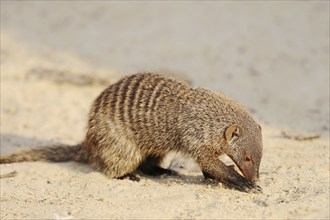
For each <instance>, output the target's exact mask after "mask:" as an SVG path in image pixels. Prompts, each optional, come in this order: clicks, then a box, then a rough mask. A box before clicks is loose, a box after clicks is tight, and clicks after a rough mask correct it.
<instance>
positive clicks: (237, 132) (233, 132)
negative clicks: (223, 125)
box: [225, 124, 244, 142]
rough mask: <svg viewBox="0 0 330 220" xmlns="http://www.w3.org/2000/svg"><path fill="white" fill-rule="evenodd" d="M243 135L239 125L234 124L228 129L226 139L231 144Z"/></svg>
mask: <svg viewBox="0 0 330 220" xmlns="http://www.w3.org/2000/svg"><path fill="white" fill-rule="evenodd" d="M243 134H244V132H243V128H242V127H241V126H240V125H238V124H233V125H230V126H229V127H228V128H227V129H226V131H225V138H226V140H227V141H228V142H229V141H230V140H231V139H232V138H233V137H235V136H237V137H242V136H243Z"/></svg>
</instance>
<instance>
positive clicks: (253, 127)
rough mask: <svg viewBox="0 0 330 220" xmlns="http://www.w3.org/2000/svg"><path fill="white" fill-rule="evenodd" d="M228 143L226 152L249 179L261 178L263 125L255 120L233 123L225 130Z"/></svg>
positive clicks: (254, 180)
mask: <svg viewBox="0 0 330 220" xmlns="http://www.w3.org/2000/svg"><path fill="white" fill-rule="evenodd" d="M225 139H226V141H227V143H228V148H227V150H226V154H227V155H228V156H229V157H230V158H231V159H232V160H233V161H234V162H235V164H236V165H237V167H238V168H239V169H240V171H241V172H242V174H243V175H244V176H245V178H247V179H248V180H250V181H252V182H257V181H258V180H259V166H260V161H261V157H262V138H261V127H260V126H259V125H258V124H257V123H255V122H254V121H253V122H251V121H250V122H249V123H244V124H242V125H239V124H232V125H230V126H229V127H227V128H226V130H225Z"/></svg>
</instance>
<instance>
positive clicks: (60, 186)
mask: <svg viewBox="0 0 330 220" xmlns="http://www.w3.org/2000/svg"><path fill="white" fill-rule="evenodd" d="M139 71H162V72H164V73H166V74H171V75H173V76H175V77H178V78H183V79H186V80H189V81H190V82H191V83H192V84H193V85H194V86H201V87H207V88H210V89H213V90H216V91H222V92H224V93H225V94H227V95H229V96H232V97H234V98H235V99H237V100H239V101H240V102H241V103H242V104H243V105H244V106H246V108H248V109H249V110H250V111H251V112H252V113H253V115H254V116H255V118H256V119H257V120H258V121H259V122H260V124H261V125H262V127H263V139H264V155H263V160H262V164H261V168H260V175H261V180H260V186H261V187H262V188H263V194H247V193H242V192H238V191H235V190H230V189H226V188H224V187H223V186H222V185H221V184H209V183H206V182H204V181H203V178H202V175H201V173H200V172H198V171H195V170H194V169H193V166H192V165H191V164H190V163H186V164H185V165H186V169H183V170H181V173H182V175H180V176H177V177H164V178H150V177H148V176H142V177H141V178H142V180H141V181H140V182H138V183H137V182H132V181H129V180H112V179H107V178H106V177H105V176H104V175H102V174H101V173H98V172H96V171H94V170H92V169H91V168H89V167H88V166H87V165H82V164H78V163H73V162H71V163H58V164H56V163H44V162H31V163H19V164H5V165H1V166H0V168H1V175H4V174H8V173H10V172H13V171H16V172H17V175H16V176H15V177H12V178H2V179H0V183H1V199H0V212H1V213H0V218H1V219H45V218H47V219H70V218H72V219H92V218H93V219H101V218H103V219H105V218H108V219H109V218H111V219H117V218H121V219H148V218H151V219H251V218H255V219H329V2H328V1H319V2H318V1H293V2H289V1H287V2H286V1H278V2H276V1H272V2H252V1H249V2H243V1H237V2H222V1H221V2H178V3H173V2H124V3H123V2H122V3H120V2H98V3H95V2H87V1H85V2H66V3H65V2H52V3H50V2H41V1H37V2H28V1H26V2H18V1H17V2H13V1H10V2H9V1H1V154H5V153H10V152H14V151H16V150H20V149H26V148H29V147H33V146H40V145H47V144H50V143H68V144H74V143H77V142H79V141H81V140H82V139H83V137H84V133H85V127H86V118H87V112H88V110H89V107H90V105H91V102H92V101H93V99H94V98H95V97H96V96H97V95H98V94H99V93H100V92H101V91H102V90H103V89H104V88H105V87H106V86H107V85H108V84H110V83H112V82H115V81H116V80H117V79H119V78H120V77H121V76H122V75H125V74H129V73H135V72H139ZM283 132H284V133H283ZM315 135H316V136H315ZM165 165H166V164H165ZM188 168H189V169H188Z"/></svg>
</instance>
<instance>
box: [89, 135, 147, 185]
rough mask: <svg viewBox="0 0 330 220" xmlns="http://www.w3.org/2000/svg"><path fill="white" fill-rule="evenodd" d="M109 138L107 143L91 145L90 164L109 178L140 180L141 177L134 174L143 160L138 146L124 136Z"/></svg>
mask: <svg viewBox="0 0 330 220" xmlns="http://www.w3.org/2000/svg"><path fill="white" fill-rule="evenodd" d="M109 139H110V138H109V137H108V138H107V141H106V145H105V144H100V143H98V144H95V143H94V144H93V145H92V146H91V145H90V149H88V150H89V152H90V154H89V157H88V162H89V164H90V165H91V166H92V167H93V168H95V169H96V170H98V171H100V172H102V173H104V174H105V175H106V176H107V177H109V178H117V179H126V178H129V179H131V180H135V181H138V180H139V178H138V177H135V176H134V175H133V174H132V173H133V172H134V171H135V170H136V169H137V168H138V167H139V165H140V163H141V160H142V157H141V153H140V150H139V149H138V147H137V146H136V145H134V144H133V143H131V142H129V141H127V140H125V139H123V138H121V139H117V138H113V139H112V140H109Z"/></svg>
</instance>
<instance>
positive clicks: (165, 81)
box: [0, 73, 262, 192]
mask: <svg viewBox="0 0 330 220" xmlns="http://www.w3.org/2000/svg"><path fill="white" fill-rule="evenodd" d="M171 151H174V152H180V153H181V154H183V155H186V156H187V157H190V158H192V159H194V160H195V161H196V162H197V163H198V165H199V166H200V168H201V170H202V172H203V174H204V177H205V178H212V179H217V180H219V181H220V182H222V183H224V184H226V185H228V186H230V187H232V188H236V189H238V190H241V191H245V192H257V191H261V188H260V187H259V186H258V185H256V184H255V182H256V181H257V180H258V178H259V165H260V161H261V157H262V137H261V127H260V126H259V125H258V124H257V123H256V122H255V121H254V119H253V118H252V117H251V115H250V114H249V113H248V112H247V111H246V110H245V109H244V108H243V107H242V106H240V105H239V104H238V103H237V102H236V101H234V100H232V99H230V98H228V97H226V96H224V95H222V94H220V93H215V92H212V91H209V90H206V89H201V88H197V89H194V88H191V87H190V86H189V85H188V84H187V83H185V82H183V81H178V80H176V79H174V78H169V77H164V76H162V75H160V74H156V73H140V74H135V75H131V76H126V77H124V78H123V79H121V80H120V81H118V82H117V83H115V84H113V85H110V86H109V87H108V88H106V89H105V90H104V91H103V92H102V93H101V94H100V95H99V96H98V97H97V98H96V100H95V101H94V103H93V105H92V108H91V110H90V112H89V120H88V126H87V133H86V137H85V139H84V141H83V142H82V143H81V144H77V145H74V146H67V145H57V146H52V147H48V148H41V149H32V150H27V151H23V152H20V153H15V154H11V155H8V156H1V157H0V163H13V162H23V161H37V160H44V161H54V162H65V161H77V162H85V163H88V164H90V165H91V166H92V167H93V168H95V169H96V170H98V171H101V172H103V173H104V174H105V175H106V176H107V177H109V178H119V179H120V178H124V177H129V178H130V179H135V180H138V177H136V176H135V175H134V171H136V170H141V171H142V172H143V173H146V174H149V175H160V174H164V173H171V171H170V170H168V169H164V168H161V167H160V166H159V164H160V162H161V161H162V159H163V158H164V156H165V155H166V154H167V153H169V152H171ZM221 154H227V155H228V156H229V157H230V158H231V159H232V160H233V161H234V162H235V164H236V165H237V167H238V168H239V169H240V171H241V172H242V174H243V175H244V177H243V176H242V175H240V174H239V173H238V172H236V171H235V169H234V168H233V166H226V165H225V164H224V163H223V162H221V161H220V160H219V156H220V155H221Z"/></svg>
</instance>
